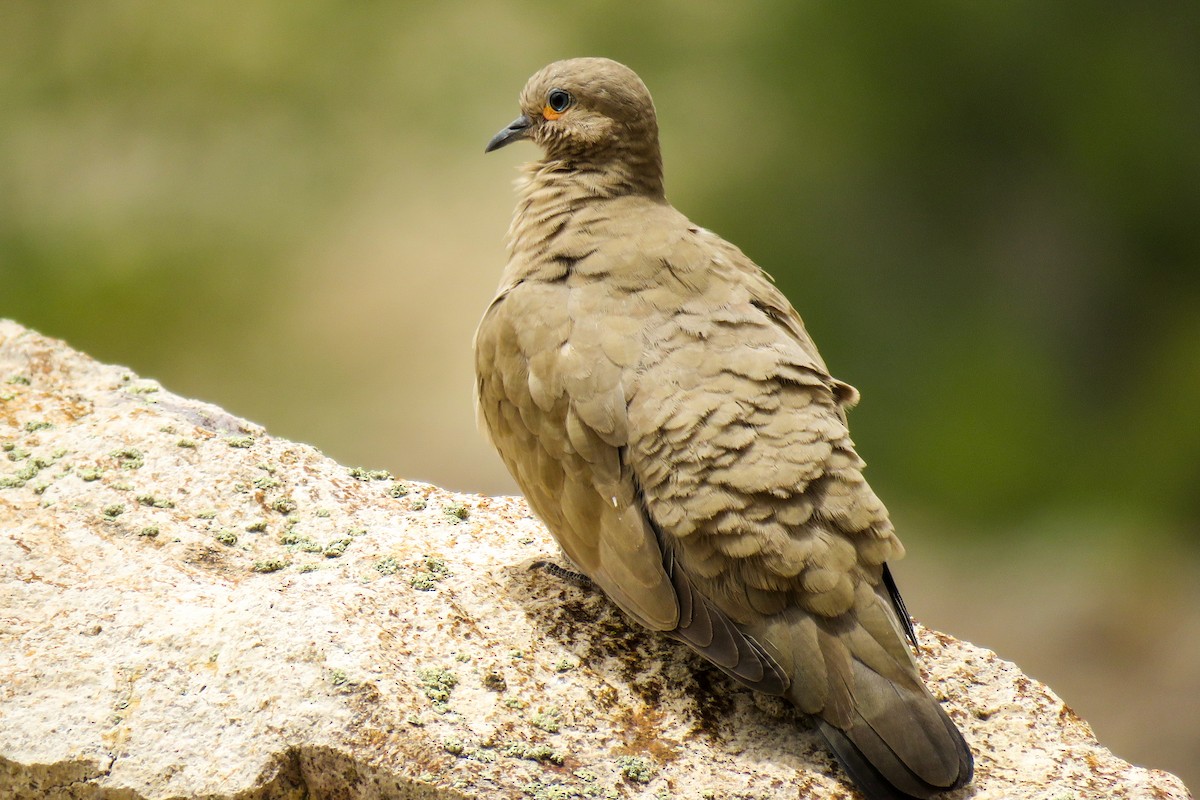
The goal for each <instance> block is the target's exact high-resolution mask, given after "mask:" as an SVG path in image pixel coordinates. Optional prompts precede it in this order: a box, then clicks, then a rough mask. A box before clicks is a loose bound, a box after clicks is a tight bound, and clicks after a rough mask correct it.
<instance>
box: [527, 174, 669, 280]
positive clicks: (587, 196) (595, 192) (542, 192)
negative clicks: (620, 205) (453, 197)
mask: <svg viewBox="0 0 1200 800" xmlns="http://www.w3.org/2000/svg"><path fill="white" fill-rule="evenodd" d="M630 196H641V197H645V198H646V199H647V200H651V201H655V202H663V201H664V200H663V181H662V163H661V161H660V160H659V159H658V158H657V156H654V157H653V158H650V159H647V160H646V161H645V162H642V163H634V162H633V161H629V160H625V161H620V162H608V163H604V164H599V165H598V164H593V163H589V162H587V161H583V160H567V159H550V158H547V159H545V160H542V161H537V162H534V163H532V164H528V165H526V167H525V168H524V175H523V176H522V177H521V179H520V180H519V181H518V182H517V207H516V211H515V212H514V213H513V220H512V225H511V226H510V227H509V230H508V244H509V249H510V251H511V252H513V253H514V254H517V253H521V254H525V255H526V256H528V255H533V254H542V255H551V254H552V252H553V251H554V247H553V241H554V239H555V237H557V236H558V235H559V234H560V233H562V232H563V229H564V228H565V227H566V226H568V225H570V223H571V221H572V219H573V218H575V217H576V216H577V215H579V214H581V213H583V212H585V211H587V210H588V209H589V207H592V206H594V205H595V204H597V203H602V202H604V201H608V200H613V199H616V198H619V197H630Z"/></svg>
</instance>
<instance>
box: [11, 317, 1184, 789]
mask: <svg viewBox="0 0 1200 800" xmlns="http://www.w3.org/2000/svg"><path fill="white" fill-rule="evenodd" d="M248 379H252V377H248ZM468 424H469V423H466V422H465V423H464V427H465V426H466V425H468ZM464 435H474V433H473V432H471V431H468V430H465V431H464ZM0 446H2V447H3V448H4V450H3V452H2V453H0V456H2V457H0V798H4V799H5V800H7V799H8V798H21V799H22V800H23V799H24V798H81V799H82V798H121V800H140V799H141V798H146V799H147V800H149V799H151V798H200V797H204V798H235V797H236V798H240V799H246V798H276V797H278V798H300V797H309V798H444V797H446V798H449V797H468V798H497V797H498V798H520V797H534V798H574V797H580V798H587V797H598V798H604V797H617V798H630V797H646V798H652V797H671V798H706V797H712V798H729V799H730V800H734V799H737V800H742V799H743V798H774V797H797V796H804V797H816V798H835V797H840V798H848V797H851V796H853V795H852V794H851V792H850V790H849V788H848V786H847V784H846V783H844V781H843V779H842V778H841V773H840V771H839V770H838V768H837V767H836V766H835V765H834V764H833V762H832V760H831V758H830V757H829V756H828V755H827V754H826V752H825V750H824V748H823V747H822V746H821V744H820V743H819V742H818V740H817V737H816V735H815V734H814V733H813V732H812V731H811V730H809V729H808V728H807V727H806V726H805V724H804V723H803V722H802V721H800V720H797V719H796V718H795V717H794V716H793V715H792V713H791V712H790V711H787V710H786V709H783V708H781V707H780V706H779V705H776V704H772V703H769V702H766V701H763V700H762V699H759V698H756V697H755V696H754V695H753V694H752V693H751V692H749V691H747V690H744V689H741V688H738V687H737V686H735V685H734V684H733V683H732V682H731V681H729V680H728V679H726V678H725V677H723V676H722V675H721V674H720V673H719V672H718V671H716V670H715V669H712V668H709V667H707V666H705V665H704V663H703V662H702V661H701V660H700V659H699V658H698V657H696V656H694V655H692V654H690V652H689V651H688V650H687V649H686V648H684V647H682V646H680V645H675V644H672V643H670V642H667V641H664V640H663V639H662V638H660V637H656V636H654V635H652V634H649V633H647V632H644V631H642V630H640V629H639V628H638V627H637V626H636V625H633V624H631V623H629V622H627V621H626V620H625V619H624V618H623V617H622V616H621V614H620V612H618V611H616V610H615V609H614V607H613V606H612V605H611V604H610V603H609V602H608V601H606V600H605V599H604V598H603V597H602V596H600V595H599V594H598V593H596V592H594V591H591V590H587V589H583V588H580V587H577V586H575V585H573V584H571V583H568V582H564V581H562V580H561V579H559V578H557V577H555V576H554V575H552V574H550V573H548V572H547V571H545V570H541V569H530V565H531V564H533V563H534V562H535V561H537V560H538V559H541V558H546V557H551V556H553V554H554V549H553V545H552V544H551V541H550V538H549V536H548V535H547V534H546V533H545V531H544V529H543V528H542V527H541V525H540V524H539V523H537V522H536V521H535V520H534V519H533V518H532V517H531V516H530V515H529V512H528V510H527V508H526V506H525V504H524V503H523V501H521V500H519V499H514V498H487V497H477V496H470V495H454V494H451V493H448V492H444V491H442V490H440V489H437V488H436V487H432V486H428V485H424V484H419V483H413V482H407V481H403V482H402V481H395V480H392V479H390V478H379V477H372V476H371V475H368V474H360V477H361V478H363V479H359V478H356V477H354V475H352V473H351V471H350V470H349V469H348V468H346V467H344V466H340V465H338V464H336V463H334V462H333V461H331V460H329V459H327V458H325V457H324V456H322V455H321V454H320V453H318V452H317V451H315V450H314V449H312V448H310V447H307V446H305V445H300V444H295V443H293V442H287V441H283V440H280V439H275V438H273V437H270V436H269V435H267V434H266V433H265V432H264V431H263V430H262V429H261V428H260V427H258V426H256V425H253V424H251V423H248V422H245V421H243V420H239V419H237V418H235V417H232V416H231V415H229V414H227V413H226V412H224V411H221V410H220V409H218V408H216V407H214V406H211V405H207V404H204V403H199V402H196V401H193V400H187V399H184V398H181V397H178V396H175V395H173V394H171V393H169V392H167V391H165V390H163V389H161V388H159V387H158V386H157V384H155V383H154V382H153V381H147V380H143V379H140V378H138V377H137V376H135V375H133V374H132V373H130V372H129V371H128V370H126V369H123V368H120V367H110V366H104V365H101V364H97V363H96V362H94V361H92V360H91V359H89V358H87V357H86V356H83V355H81V354H79V353H76V352H73V351H71V350H70V349H69V348H67V347H66V346H65V345H64V344H62V343H61V342H57V341H54V340H50V339H45V338H43V337H41V336H39V335H37V334H35V333H32V332H29V331H26V330H24V329H23V328H21V327H20V326H18V325H16V324H14V323H11V322H0ZM404 491H406V493H402V492H404ZM395 495H398V496H395ZM118 507H123V510H121V511H119V509H118ZM118 511H119V513H118ZM264 523H265V527H263V525H264ZM259 528H261V529H259ZM230 535H232V536H235V537H236V542H230V540H229V536H230ZM284 537H287V539H286V541H290V542H293V543H292V544H282V543H281V541H282V540H284ZM222 539H224V540H225V541H222ZM227 542H230V543H227ZM275 562H278V563H281V564H282V565H283V566H282V568H281V569H278V570H277V571H273V572H256V571H255V566H256V565H258V568H259V569H264V568H268V567H269V566H270V565H273V564H274V563H275ZM922 642H923V644H924V648H925V652H924V653H923V655H922V658H921V663H922V664H923V665H924V666H925V667H926V670H927V671H926V673H925V675H924V677H925V679H926V681H927V682H928V683H929V685H930V686H931V688H932V689H933V691H934V693H935V694H936V695H937V696H939V697H942V698H950V699H949V700H948V701H947V703H946V708H947V711H948V712H949V713H950V715H951V716H952V717H953V719H954V721H955V722H956V723H957V724H958V725H959V726H960V727H961V728H962V729H963V731H964V733H965V735H966V737H967V739H968V741H969V742H970V743H971V745H972V747H973V749H974V750H975V753H976V765H977V766H976V778H975V782H974V784H972V786H971V787H969V788H968V789H966V790H964V791H963V792H959V793H957V794H953V795H948V797H951V798H954V797H972V798H997V799H999V798H1031V799H1032V798H1037V800H1056V799H1057V798H1068V797H1070V798H1075V800H1085V798H1143V797H1144V798H1186V797H1189V796H1190V795H1189V794H1188V792H1187V790H1186V789H1185V788H1184V786H1183V785H1182V783H1181V782H1180V781H1179V780H1178V779H1177V778H1174V777H1173V776H1170V775H1168V774H1166V773H1163V772H1158V771H1154V770H1145V769H1141V768H1138V767H1133V766H1130V765H1128V764H1126V763H1124V762H1123V761H1121V760H1120V759H1118V758H1116V757H1115V756H1113V755H1112V754H1111V753H1109V752H1108V751H1107V750H1106V749H1105V748H1104V747H1102V746H1101V745H1100V744H1099V743H1097V742H1096V740H1095V737H1094V736H1093V735H1092V732H1091V729H1090V728H1089V727H1088V725H1087V724H1086V723H1085V722H1083V721H1082V720H1080V719H1079V718H1078V717H1077V716H1075V714H1074V713H1073V712H1072V711H1071V710H1070V709H1069V708H1067V707H1066V706H1064V705H1063V703H1062V702H1061V701H1060V700H1059V699H1058V698H1057V697H1056V696H1055V695H1054V694H1053V693H1052V692H1050V691H1049V690H1048V689H1047V688H1046V687H1045V686H1043V685H1042V684H1040V683H1038V682H1036V681H1034V680H1033V679H1031V678H1028V677H1026V676H1025V675H1023V674H1022V673H1021V672H1020V670H1019V669H1018V668H1017V667H1016V666H1014V665H1012V664H1010V663H1008V662H1005V661H1003V660H1001V659H999V658H998V657H996V656H995V655H994V654H993V653H991V652H989V651H987V650H982V649H980V648H976V647H973V646H972V645H969V644H966V643H962V642H958V641H955V640H953V639H951V638H950V637H948V636H944V635H942V634H939V633H936V632H933V631H922ZM560 762H561V763H560Z"/></svg>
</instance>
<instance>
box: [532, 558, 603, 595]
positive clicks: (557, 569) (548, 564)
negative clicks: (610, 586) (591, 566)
mask: <svg viewBox="0 0 1200 800" xmlns="http://www.w3.org/2000/svg"><path fill="white" fill-rule="evenodd" d="M529 568H530V569H544V570H546V572H549V573H550V574H551V575H553V576H554V577H556V578H559V579H560V580H564V581H566V582H567V583H572V584H574V585H576V586H579V587H581V588H584V589H594V588H595V587H596V584H594V583H592V579H591V578H589V577H588V576H587V575H584V574H583V573H582V572H572V571H571V570H569V569H567V568H566V567H564V566H562V565H561V564H555V563H554V562H553V561H546V560H541V561H535V562H533V563H532V564H530V565H529Z"/></svg>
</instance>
